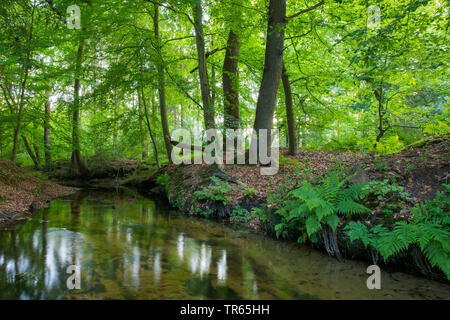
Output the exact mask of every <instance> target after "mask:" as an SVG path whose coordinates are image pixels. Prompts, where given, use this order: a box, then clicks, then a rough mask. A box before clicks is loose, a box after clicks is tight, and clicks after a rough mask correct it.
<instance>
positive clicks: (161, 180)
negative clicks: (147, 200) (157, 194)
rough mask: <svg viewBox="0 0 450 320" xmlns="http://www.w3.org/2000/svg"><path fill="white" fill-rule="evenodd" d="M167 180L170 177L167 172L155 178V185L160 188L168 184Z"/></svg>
mask: <svg viewBox="0 0 450 320" xmlns="http://www.w3.org/2000/svg"><path fill="white" fill-rule="evenodd" d="M169 180H170V176H169V174H168V173H167V172H164V174H161V175H159V176H157V177H156V183H157V184H159V185H162V186H166V185H167V184H168V183H169Z"/></svg>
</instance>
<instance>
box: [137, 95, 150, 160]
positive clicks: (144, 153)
mask: <svg viewBox="0 0 450 320" xmlns="http://www.w3.org/2000/svg"><path fill="white" fill-rule="evenodd" d="M138 113H139V133H140V136H141V148H142V160H144V159H145V158H147V156H148V155H147V142H146V139H145V136H146V134H145V130H144V111H143V108H142V104H141V103H140V99H139V92H138Z"/></svg>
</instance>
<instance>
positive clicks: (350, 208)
mask: <svg viewBox="0 0 450 320" xmlns="http://www.w3.org/2000/svg"><path fill="white" fill-rule="evenodd" d="M349 178H350V176H349V177H346V178H343V179H342V178H341V176H340V174H339V173H337V172H332V173H329V174H328V175H327V176H326V177H325V178H324V179H323V181H322V184H320V185H318V186H313V185H311V184H310V183H309V182H307V181H304V182H303V186H302V187H300V188H297V189H294V190H292V191H290V192H289V193H288V195H289V196H290V197H291V199H292V200H287V201H286V203H285V205H284V206H283V208H281V209H279V210H277V213H278V214H279V215H280V216H281V217H282V222H281V223H279V224H278V225H276V226H275V231H276V233H277V236H279V235H280V234H283V233H284V232H285V231H286V229H287V230H289V229H296V230H299V231H301V232H302V234H303V235H304V232H305V231H306V235H307V237H308V238H309V239H310V240H311V241H313V242H316V241H317V233H318V232H319V231H320V230H321V229H322V227H323V226H324V225H328V226H329V227H330V228H331V229H332V230H333V231H335V229H336V227H337V226H338V224H339V217H340V216H351V215H354V214H357V213H363V212H368V211H370V210H369V209H368V208H366V207H364V206H363V205H361V204H359V203H357V202H355V201H354V200H356V199H358V198H359V197H360V195H361V193H362V190H363V187H364V184H363V183H357V184H353V185H350V186H349V187H347V188H345V185H346V183H347V182H348V179H349ZM305 239H306V238H305V237H304V236H303V240H305ZM299 241H300V239H299Z"/></svg>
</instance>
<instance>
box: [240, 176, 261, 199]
mask: <svg viewBox="0 0 450 320" xmlns="http://www.w3.org/2000/svg"><path fill="white" fill-rule="evenodd" d="M237 183H238V185H240V186H241V187H242V190H241V192H242V193H243V194H244V195H245V197H246V198H249V199H250V198H253V197H254V196H255V194H257V193H258V190H256V189H254V188H252V187H249V186H247V185H246V184H245V183H243V182H242V181H239V180H238V181H237Z"/></svg>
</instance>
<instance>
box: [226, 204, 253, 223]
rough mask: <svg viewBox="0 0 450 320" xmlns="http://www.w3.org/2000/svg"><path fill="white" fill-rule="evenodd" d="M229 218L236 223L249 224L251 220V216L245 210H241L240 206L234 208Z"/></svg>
mask: <svg viewBox="0 0 450 320" xmlns="http://www.w3.org/2000/svg"><path fill="white" fill-rule="evenodd" d="M231 217H232V218H233V220H236V221H238V222H249V221H250V220H251V219H252V216H251V215H250V213H249V212H248V210H247V209H245V208H241V206H235V207H234V208H233V211H232V212H231Z"/></svg>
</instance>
